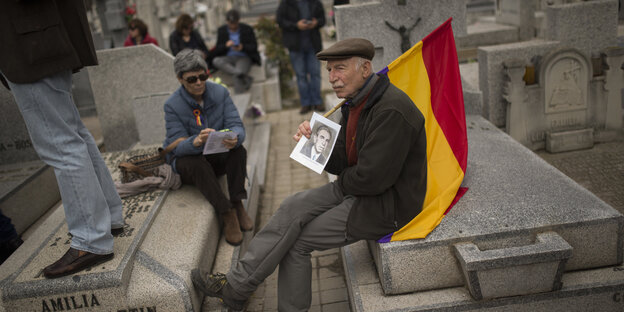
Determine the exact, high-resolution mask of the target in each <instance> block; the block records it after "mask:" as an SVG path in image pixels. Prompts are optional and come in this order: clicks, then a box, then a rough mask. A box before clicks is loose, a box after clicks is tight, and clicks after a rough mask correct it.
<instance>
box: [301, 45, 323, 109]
mask: <svg viewBox="0 0 624 312" xmlns="http://www.w3.org/2000/svg"><path fill="white" fill-rule="evenodd" d="M305 64H306V70H307V72H308V74H309V75H310V82H309V96H310V103H312V105H314V109H316V110H317V111H321V110H323V109H324V107H323V100H322V99H321V63H320V62H319V60H318V59H317V58H316V53H314V50H309V51H307V52H306V56H305Z"/></svg>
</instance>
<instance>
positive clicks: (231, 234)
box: [221, 208, 243, 246]
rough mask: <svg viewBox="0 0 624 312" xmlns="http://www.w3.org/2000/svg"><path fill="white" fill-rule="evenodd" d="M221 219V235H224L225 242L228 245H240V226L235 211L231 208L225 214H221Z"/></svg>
mask: <svg viewBox="0 0 624 312" xmlns="http://www.w3.org/2000/svg"><path fill="white" fill-rule="evenodd" d="M221 217H222V218H223V235H225V241H227V242H228V243H229V244H230V245H234V246H238V245H240V243H241V242H242V241H243V233H242V232H241V230H240V224H238V217H237V216H236V209H234V208H231V209H230V210H228V211H227V212H224V213H222V214H221Z"/></svg>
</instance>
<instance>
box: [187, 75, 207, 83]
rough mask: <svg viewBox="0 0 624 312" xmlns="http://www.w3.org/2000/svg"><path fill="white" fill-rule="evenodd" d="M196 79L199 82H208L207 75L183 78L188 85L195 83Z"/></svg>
mask: <svg viewBox="0 0 624 312" xmlns="http://www.w3.org/2000/svg"><path fill="white" fill-rule="evenodd" d="M197 79H199V80H201V81H206V80H208V75H207V74H199V76H190V77H186V78H184V80H186V82H188V83H196V82H197Z"/></svg>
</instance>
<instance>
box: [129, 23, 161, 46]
mask: <svg viewBox="0 0 624 312" xmlns="http://www.w3.org/2000/svg"><path fill="white" fill-rule="evenodd" d="M148 43H152V44H154V45H155V46H158V41H157V40H156V38H154V37H152V36H150V35H149V34H148V33H147V25H145V23H144V22H143V21H142V20H140V19H138V18H135V19H133V20H131V21H130V22H128V37H126V41H124V47H131V46H135V45H139V44H148Z"/></svg>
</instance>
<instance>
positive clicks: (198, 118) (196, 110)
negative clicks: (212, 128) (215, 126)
mask: <svg viewBox="0 0 624 312" xmlns="http://www.w3.org/2000/svg"><path fill="white" fill-rule="evenodd" d="M193 115H195V121H196V122H197V125H198V126H201V125H202V123H201V118H200V116H201V112H200V111H199V109H194V110H193Z"/></svg>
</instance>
